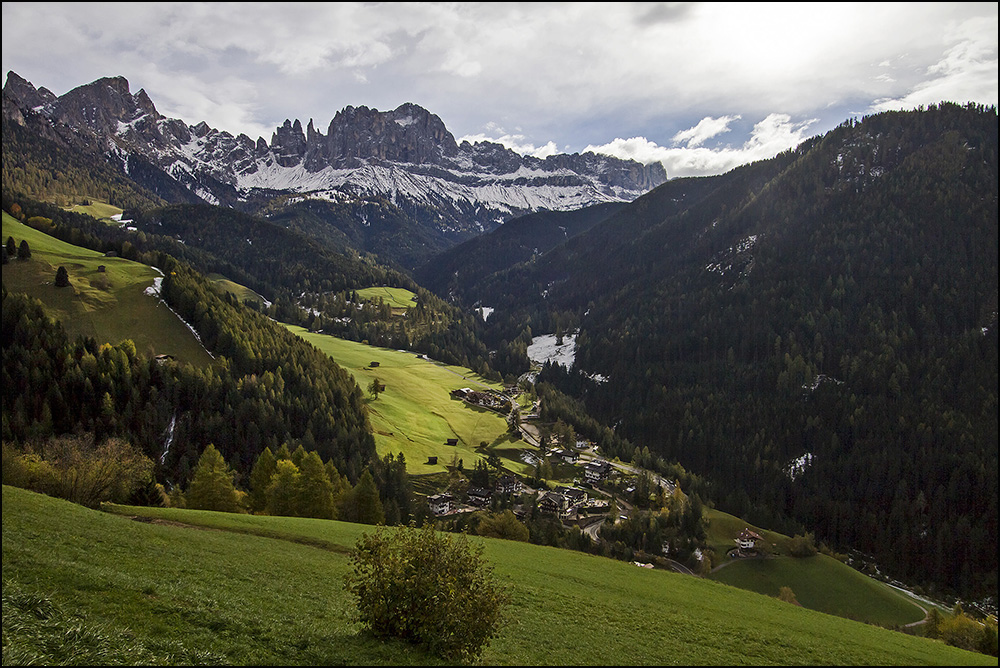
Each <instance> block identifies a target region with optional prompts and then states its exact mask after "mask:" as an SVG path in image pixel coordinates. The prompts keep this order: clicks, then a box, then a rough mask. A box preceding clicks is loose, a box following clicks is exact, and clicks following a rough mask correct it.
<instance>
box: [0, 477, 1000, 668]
mask: <svg viewBox="0 0 1000 668" xmlns="http://www.w3.org/2000/svg"><path fill="white" fill-rule="evenodd" d="M112 509H113V510H114V512H116V513H124V514H126V515H142V516H143V517H145V518H147V520H154V518H155V521H144V522H136V521H131V520H129V519H127V518H126V517H122V516H117V515H112V514H108V513H100V512H95V511H91V510H87V509H85V508H82V507H79V506H74V505H72V504H69V503H67V502H64V501H60V500H57V499H51V498H48V497H44V496H41V495H38V494H34V493H31V492H26V491H24V490H18V489H14V488H10V487H6V486H5V487H4V488H3V542H2V549H3V578H4V637H5V647H4V662H5V663H7V662H8V656H10V657H14V656H18V657H20V658H21V659H22V661H24V662H26V659H27V658H29V657H31V656H35V657H37V659H36V660H38V661H40V662H44V663H65V662H70V661H76V660H78V658H79V656H81V655H82V656H83V657H84V659H85V660H86V659H87V658H89V657H90V656H92V655H93V654H96V653H97V652H96V650H95V651H94V652H93V653H92V654H88V652H90V651H91V650H90V648H91V647H96V649H97V650H100V649H101V648H102V646H103V647H105V648H107V647H110V648H111V649H112V650H114V651H115V652H117V653H116V654H112V655H110V656H109V658H110V659H111V660H108V661H107V663H113V662H122V663H125V662H128V661H129V660H132V661H138V662H143V663H171V664H181V663H184V664H187V663H192V662H206V663H225V664H234V665H246V664H276V665H330V664H352V665H380V664H405V665H436V664H439V663H440V662H439V661H437V660H436V659H434V658H433V657H430V656H428V655H427V654H425V653H423V652H422V651H421V650H419V649H418V648H415V647H412V646H409V645H406V644H403V643H400V642H385V643H383V642H378V641H375V640H373V639H371V638H369V637H367V636H366V635H364V634H361V633H359V626H358V624H357V623H356V622H354V621H353V610H352V607H353V603H352V601H351V599H350V597H349V595H348V594H347V592H345V591H344V589H343V575H344V574H345V573H346V572H347V571H348V569H349V564H348V559H347V555H348V552H349V551H350V549H351V548H352V547H353V546H354V544H355V542H356V541H357V538H358V537H359V536H360V535H361V534H362V533H364V532H371V531H372V530H373V529H374V528H373V527H368V526H363V525H353V524H345V523H341V522H330V521H324V520H306V519H294V518H279V517H250V516H238V515H223V514H217V513H208V512H197V511H183V510H171V509H148V508H127V507H114V508H112ZM178 522H184V523H188V524H200V525H202V526H204V527H206V528H210V529H215V530H207V531H206V530H196V529H192V528H187V527H185V526H182V525H180V524H178ZM234 532H243V533H234ZM250 532H258V533H261V534H264V535H266V536H269V537H263V536H260V535H251V533H250ZM470 540H474V541H482V544H483V545H484V546H485V556H486V557H487V558H488V559H489V560H490V561H491V562H492V563H493V564H494V566H495V568H496V575H497V576H498V577H499V578H500V579H502V580H503V581H505V582H506V583H507V586H508V591H509V593H510V594H511V597H512V603H511V604H510V607H509V608H508V611H507V612H508V614H507V617H506V621H505V623H504V627H503V631H502V632H501V635H500V637H498V638H497V639H496V640H495V641H494V642H493V643H492V644H491V645H490V647H489V648H488V649H487V650H486V652H485V654H484V655H483V657H482V662H483V663H485V664H495V665H622V664H631V665H640V664H641V665H667V664H680V665H693V664H702V665H703V664H716V665H731V664H732V665H735V664H786V665H801V664H816V663H822V664H831V663H832V664H896V665H917V664H921V665H958V664H976V665H983V664H985V665H989V664H992V665H995V664H996V659H994V658H993V657H987V656H984V655H979V654H973V653H970V652H964V651H962V650H958V649H955V648H952V647H948V646H946V645H944V644H943V643H940V642H935V641H931V640H927V639H924V638H918V637H913V636H907V635H904V634H901V633H896V632H892V631H887V630H884V629H880V628H877V627H873V626H868V625H864V624H860V623H857V622H852V621H849V620H845V619H841V618H838V617H833V616H830V615H824V614H820V613H817V612H813V611H810V610H805V609H802V608H798V607H795V606H792V605H789V604H786V603H781V602H779V601H777V600H775V599H770V598H767V597H764V596H760V595H757V594H753V593H750V592H745V591H741V590H739V589H735V588H732V587H728V586H725V585H721V584H718V583H714V582H710V581H705V580H701V579H697V578H693V577H689V576H682V575H677V574H673V573H667V572H663V571H649V570H646V569H639V568H635V567H634V566H632V565H630V564H626V563H622V562H616V561H612V560H608V559H603V558H600V557H595V556H591V555H585V554H581V553H577V552H571V551H565V550H557V549H554V548H547V547H539V546H533V545H529V544H525V543H515V542H510V541H502V540H490V539H481V538H477V537H470ZM8 592H11V596H10V597H8ZM36 610H40V615H41V617H44V616H45V615H46V614H49V613H50V612H51V611H52V610H56V611H57V614H56V618H57V619H58V620H59V621H60V622H61V624H60V625H59V626H58V627H57V626H55V625H53V624H50V623H49V622H47V621H46V620H45V619H41V618H40V616H39V614H36ZM32 616H34V617H35V618H36V619H39V622H37V623H24V622H25V620H29V621H30V620H31V617H32ZM49 619H50V620H51V619H52V617H51V616H50V617H49ZM66 629H71V630H72V632H71V633H63V632H62V631H65V630H66ZM101 638H104V640H101ZM35 648H42V650H44V652H48V653H42V652H41V651H40V652H38V653H34V652H35ZM78 651H79V653H78ZM133 651H134V653H133ZM33 653H34V654H33ZM123 655H125V656H123ZM119 660H120V661H119ZM85 662H86V661H85ZM98 662H100V663H103V662H104V661H98Z"/></svg>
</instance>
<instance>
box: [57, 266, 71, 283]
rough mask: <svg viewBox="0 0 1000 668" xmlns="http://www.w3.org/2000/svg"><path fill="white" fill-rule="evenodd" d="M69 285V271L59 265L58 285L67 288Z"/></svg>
mask: <svg viewBox="0 0 1000 668" xmlns="http://www.w3.org/2000/svg"><path fill="white" fill-rule="evenodd" d="M68 285H69V272H68V271H66V267H59V268H58V269H57V270H56V287H57V288H65V287H67V286H68Z"/></svg>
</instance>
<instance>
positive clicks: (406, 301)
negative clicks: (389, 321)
mask: <svg viewBox="0 0 1000 668" xmlns="http://www.w3.org/2000/svg"><path fill="white" fill-rule="evenodd" d="M356 292H357V293H358V297H360V298H361V299H364V300H367V301H373V302H374V301H378V300H380V299H381V300H382V302H383V303H385V304H386V306H388V307H389V308H392V309H408V308H413V307H414V306H416V304H417V302H416V301H414V299H413V298H414V297H416V295H415V294H414V293H413V292H410V291H409V290H407V289H406V288H390V287H387V286H379V287H373V288H362V289H361V290H357V291H356Z"/></svg>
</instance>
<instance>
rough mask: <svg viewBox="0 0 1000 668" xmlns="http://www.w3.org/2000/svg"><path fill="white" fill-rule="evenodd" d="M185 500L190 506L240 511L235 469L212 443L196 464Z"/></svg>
mask: <svg viewBox="0 0 1000 668" xmlns="http://www.w3.org/2000/svg"><path fill="white" fill-rule="evenodd" d="M185 501H186V503H187V507H188V508H194V509H197V510H219V511H222V512H226V513H236V512H240V510H241V508H240V504H239V495H238V493H237V491H236V488H235V486H234V485H233V471H232V469H230V468H229V465H228V464H226V460H225V459H223V458H222V454H221V453H220V452H219V451H218V450H216V449H215V446H214V445H213V444H211V443H209V444H208V446H207V447H206V448H205V451H204V452H202V453H201V457H200V458H199V459H198V465H197V466H195V469H194V476H193V477H192V478H191V485H190V486H189V487H188V491H187V494H186V495H185Z"/></svg>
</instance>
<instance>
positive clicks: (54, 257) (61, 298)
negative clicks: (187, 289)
mask: <svg viewBox="0 0 1000 668" xmlns="http://www.w3.org/2000/svg"><path fill="white" fill-rule="evenodd" d="M9 236H12V237H14V240H15V242H16V244H17V245H19V244H20V243H21V240H22V239H26V240H27V241H28V246H29V247H30V249H31V258H30V259H28V260H24V261H22V260H17V259H12V260H11V261H10V262H9V263H8V264H7V265H6V266H4V268H3V283H4V285H5V286H6V287H7V290H8V291H10V292H25V293H27V294H28V295H30V296H31V297H35V298H36V299H39V300H41V301H42V303H44V304H45V308H46V312H47V313H48V314H49V316H50V317H51V318H53V319H57V320H60V321H62V323H63V326H64V327H65V328H66V331H67V332H68V333H69V334H70V336H71V337H76V336H77V335H83V336H92V337H94V339H96V340H97V341H98V342H99V343H104V342H109V343H118V342H120V341H122V340H123V339H132V341H133V342H134V343H135V347H136V350H138V351H139V352H140V353H144V354H147V355H158V354H167V355H173V356H174V357H176V358H177V359H178V360H180V361H183V362H190V363H192V364H196V365H199V366H205V365H208V364H211V363H212V358H211V357H210V356H209V355H208V353H207V352H206V351H205V349H204V348H203V347H202V345H201V343H200V342H199V341H198V340H197V339H196V338H195V337H194V335H193V334H192V333H191V331H190V330H189V329H188V328H187V326H186V325H185V324H184V323H183V322H181V321H180V320H179V319H178V318H177V316H175V315H174V314H173V313H172V312H171V311H170V309H169V308H167V306H166V305H165V304H163V303H161V302H160V300H159V298H158V297H155V296H150V295H147V294H145V291H146V288H148V287H150V286H151V285H153V280H154V279H155V278H158V277H159V276H160V274H159V272H158V271H157V270H156V269H154V268H152V267H149V266H147V265H144V264H140V263H138V262H132V261H130V260H125V259H123V258H118V257H105V256H104V255H103V254H101V253H98V252H96V251H92V250H88V249H86V248H81V247H79V246H73V245H72V244H68V243H65V242H63V241H60V240H58V239H55V238H53V237H50V236H49V235H47V234H44V233H42V232H39V231H37V230H35V229H33V228H31V227H28V226H27V225H24V224H22V223H20V222H18V221H17V220H15V219H14V218H12V217H11V216H9V215H8V214H7V213H4V214H3V241H4V242H5V243H6V241H7V237H9ZM60 266H64V267H66V270H67V271H68V272H69V283H70V285H69V286H68V287H65V288H57V287H55V275H56V270H57V269H58V268H59V267H60ZM100 266H104V267H105V271H104V272H101V271H98V268H99V267H100Z"/></svg>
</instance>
